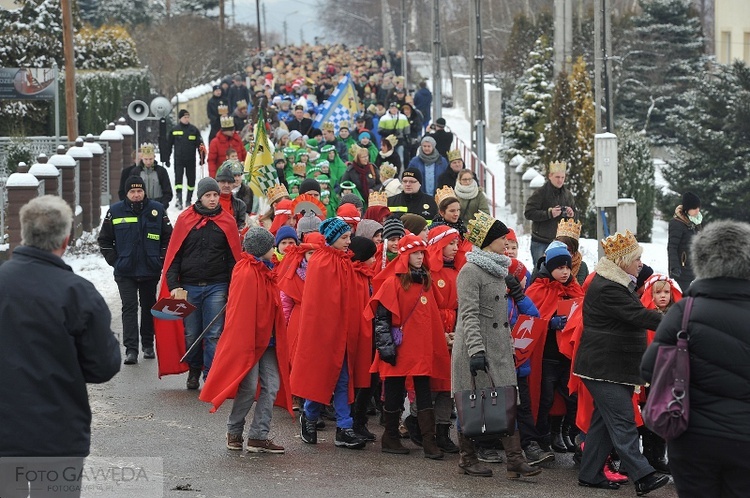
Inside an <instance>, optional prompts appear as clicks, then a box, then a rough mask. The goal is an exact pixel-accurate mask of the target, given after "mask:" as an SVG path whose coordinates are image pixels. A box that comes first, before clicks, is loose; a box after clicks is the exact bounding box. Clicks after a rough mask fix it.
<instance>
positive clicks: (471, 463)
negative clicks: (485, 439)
mask: <svg viewBox="0 0 750 498" xmlns="http://www.w3.org/2000/svg"><path fill="white" fill-rule="evenodd" d="M458 468H459V469H461V473H462V474H468V475H470V476H473V477H492V470H490V469H488V468H487V467H485V466H484V465H482V464H481V463H479V460H478V459H477V452H476V450H475V449H474V443H473V442H472V441H471V439H469V438H467V437H465V436H464V435H463V433H461V432H459V433H458Z"/></svg>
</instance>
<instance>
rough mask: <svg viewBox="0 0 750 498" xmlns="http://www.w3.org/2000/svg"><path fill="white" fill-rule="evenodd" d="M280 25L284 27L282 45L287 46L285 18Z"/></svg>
mask: <svg viewBox="0 0 750 498" xmlns="http://www.w3.org/2000/svg"><path fill="white" fill-rule="evenodd" d="M281 25H282V26H283V29H284V46H285V47H286V46H289V38H288V37H287V32H286V29H287V26H286V19H284V22H283V23H281Z"/></svg>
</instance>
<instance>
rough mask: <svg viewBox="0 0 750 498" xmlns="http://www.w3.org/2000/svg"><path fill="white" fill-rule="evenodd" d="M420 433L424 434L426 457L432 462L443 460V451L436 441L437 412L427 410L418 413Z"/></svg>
mask: <svg viewBox="0 0 750 498" xmlns="http://www.w3.org/2000/svg"><path fill="white" fill-rule="evenodd" d="M417 421H418V422H419V432H421V433H422V448H423V449H424V457H425V458H429V459H431V460H442V458H443V451H442V450H441V449H440V448H439V447H438V445H437V441H436V440H435V410H434V409H433V408H427V409H426V410H419V411H418V412H417Z"/></svg>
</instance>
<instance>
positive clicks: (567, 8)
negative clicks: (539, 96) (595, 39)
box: [554, 0, 573, 76]
mask: <svg viewBox="0 0 750 498" xmlns="http://www.w3.org/2000/svg"><path fill="white" fill-rule="evenodd" d="M554 49H555V61H554V62H555V63H554V73H555V76H557V75H558V74H559V73H560V71H562V70H565V72H567V73H568V74H570V72H571V70H572V68H573V56H572V53H573V2H572V0H555V35H554Z"/></svg>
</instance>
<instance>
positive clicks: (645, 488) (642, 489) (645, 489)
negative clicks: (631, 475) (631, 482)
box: [635, 472, 669, 496]
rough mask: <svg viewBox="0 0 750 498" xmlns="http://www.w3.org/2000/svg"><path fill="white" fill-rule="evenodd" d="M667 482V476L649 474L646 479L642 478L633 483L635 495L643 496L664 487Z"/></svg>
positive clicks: (655, 473)
mask: <svg viewBox="0 0 750 498" xmlns="http://www.w3.org/2000/svg"><path fill="white" fill-rule="evenodd" d="M668 482H669V476H667V475H664V474H660V473H658V472H651V473H650V474H649V475H647V476H646V477H642V478H640V479H638V480H637V481H635V494H636V495H638V496H643V495H645V494H647V493H650V492H651V491H653V490H655V489H659V488H660V487H662V486H666V485H667V483H668Z"/></svg>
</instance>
